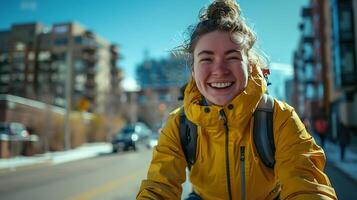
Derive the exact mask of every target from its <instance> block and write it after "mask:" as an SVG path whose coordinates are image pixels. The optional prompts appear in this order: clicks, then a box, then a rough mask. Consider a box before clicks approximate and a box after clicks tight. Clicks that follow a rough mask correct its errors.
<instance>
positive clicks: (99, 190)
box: [67, 171, 145, 200]
mask: <svg viewBox="0 0 357 200" xmlns="http://www.w3.org/2000/svg"><path fill="white" fill-rule="evenodd" d="M144 173H145V172H144V171H137V172H135V173H132V174H130V175H127V176H124V177H120V178H119V179H117V180H113V181H109V182H107V183H105V184H103V185H101V186H99V187H96V188H93V189H91V190H88V191H86V192H82V193H79V194H77V195H76V196H74V197H70V198H68V199H67V200H88V199H93V198H94V197H96V196H98V195H100V194H103V193H106V192H109V191H111V190H113V189H115V188H118V187H119V186H121V185H123V184H125V183H128V181H131V180H134V179H135V178H137V177H138V176H139V175H140V176H142V175H143V174H144Z"/></svg>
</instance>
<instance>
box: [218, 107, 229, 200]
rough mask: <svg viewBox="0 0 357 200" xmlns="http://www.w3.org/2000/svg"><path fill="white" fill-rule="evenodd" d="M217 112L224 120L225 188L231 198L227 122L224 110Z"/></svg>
mask: <svg viewBox="0 0 357 200" xmlns="http://www.w3.org/2000/svg"><path fill="white" fill-rule="evenodd" d="M219 114H220V116H221V118H222V119H223V121H224V129H225V132H226V144H225V148H226V174H227V189H228V197H229V200H232V190H231V178H230V177H231V176H230V172H229V151H228V150H229V149H228V146H229V145H228V124H227V117H226V114H225V113H224V110H223V109H222V110H220V111H219Z"/></svg>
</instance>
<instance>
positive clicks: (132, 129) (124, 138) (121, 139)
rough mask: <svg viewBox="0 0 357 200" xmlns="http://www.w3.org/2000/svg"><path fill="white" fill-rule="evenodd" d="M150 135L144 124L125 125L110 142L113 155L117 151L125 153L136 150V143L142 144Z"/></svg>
mask: <svg viewBox="0 0 357 200" xmlns="http://www.w3.org/2000/svg"><path fill="white" fill-rule="evenodd" d="M150 134H151V130H150V129H149V128H148V127H147V126H146V125H145V124H144V123H140V122H138V123H135V124H129V125H126V126H125V127H124V128H123V129H121V130H120V131H119V132H118V133H117V134H115V135H114V137H113V140H112V146H113V153H115V152H118V151H127V150H129V149H133V150H134V151H136V150H137V144H138V143H144V141H145V140H147V139H148V137H149V135H150Z"/></svg>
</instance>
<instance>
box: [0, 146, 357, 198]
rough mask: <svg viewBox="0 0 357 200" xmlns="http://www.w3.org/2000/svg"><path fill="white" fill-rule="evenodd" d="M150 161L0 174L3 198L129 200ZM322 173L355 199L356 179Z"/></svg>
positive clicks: (134, 158) (131, 156)
mask: <svg viewBox="0 0 357 200" xmlns="http://www.w3.org/2000/svg"><path fill="white" fill-rule="evenodd" d="M150 160H151V150H146V149H144V148H141V149H140V150H139V152H125V153H119V154H109V155H103V156H99V157H96V158H92V159H86V160H80V161H74V162H70V163H65V164H60V165H55V166H38V167H36V168H27V169H21V170H18V171H13V172H6V173H5V172H3V173H2V174H0V194H1V196H0V199H4V200H23V199H36V200H42V199H43V200H49V199H51V200H57V199H58V200H85V199H94V200H97V199H98V200H99V199H100V200H103V199H104V200H129V199H130V200H131V199H135V196H136V193H137V191H138V189H139V185H140V182H141V180H142V179H143V178H144V177H145V176H146V171H147V168H148V165H149V162H150ZM326 172H327V174H328V175H329V177H330V179H331V182H332V184H333V185H334V187H335V189H336V192H337V194H338V197H339V200H348V199H357V195H356V192H355V189H356V188H357V185H356V182H353V181H352V180H351V179H349V178H348V177H346V176H345V175H344V174H343V173H341V172H340V171H338V170H337V169H336V168H334V167H333V166H329V165H328V166H327V167H326Z"/></svg>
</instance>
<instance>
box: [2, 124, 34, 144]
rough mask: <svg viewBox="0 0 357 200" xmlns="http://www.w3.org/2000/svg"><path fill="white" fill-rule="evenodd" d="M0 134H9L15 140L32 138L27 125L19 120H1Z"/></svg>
mask: <svg viewBox="0 0 357 200" xmlns="http://www.w3.org/2000/svg"><path fill="white" fill-rule="evenodd" d="M0 134H3V135H6V136H8V137H9V139H10V140H13V141H27V140H30V134H29V132H28V130H27V129H26V126H25V125H23V124H21V123H17V122H0Z"/></svg>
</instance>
